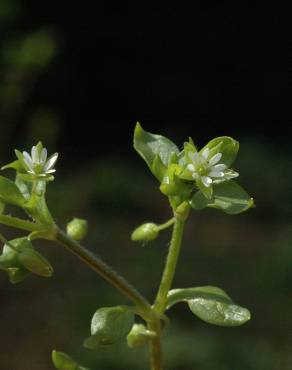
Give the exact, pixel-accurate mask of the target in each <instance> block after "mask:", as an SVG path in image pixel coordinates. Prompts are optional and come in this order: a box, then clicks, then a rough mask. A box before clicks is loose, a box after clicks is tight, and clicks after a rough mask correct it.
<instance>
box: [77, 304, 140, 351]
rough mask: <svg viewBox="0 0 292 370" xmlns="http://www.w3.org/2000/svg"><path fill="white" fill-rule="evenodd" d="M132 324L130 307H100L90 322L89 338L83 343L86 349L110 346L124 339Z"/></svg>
mask: <svg viewBox="0 0 292 370" xmlns="http://www.w3.org/2000/svg"><path fill="white" fill-rule="evenodd" d="M133 323H134V313H133V311H132V310H131V308H130V307H127V306H116V307H102V308H100V309H98V310H97V311H96V312H95V314H94V315H93V318H92V320H91V336H90V337H89V338H87V339H86V340H85V341H84V346H85V347H86V348H88V349H96V348H98V347H99V346H104V345H110V344H114V343H116V342H118V341H119V340H121V339H123V338H126V336H127V335H128V333H129V332H130V330H131V328H132V326H133Z"/></svg>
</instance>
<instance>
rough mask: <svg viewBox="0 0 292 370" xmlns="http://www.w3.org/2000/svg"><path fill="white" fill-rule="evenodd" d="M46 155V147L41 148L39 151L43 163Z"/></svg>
mask: <svg viewBox="0 0 292 370" xmlns="http://www.w3.org/2000/svg"><path fill="white" fill-rule="evenodd" d="M47 155H48V152H47V149H46V148H43V149H42V151H41V163H43V164H44V163H45V162H46V160H47Z"/></svg>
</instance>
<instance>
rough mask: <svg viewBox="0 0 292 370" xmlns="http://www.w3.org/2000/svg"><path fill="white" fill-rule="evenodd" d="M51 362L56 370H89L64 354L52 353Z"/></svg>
mask: <svg viewBox="0 0 292 370" xmlns="http://www.w3.org/2000/svg"><path fill="white" fill-rule="evenodd" d="M52 361H53V364H54V366H55V368H56V369H58V370H90V369H88V368H87V367H83V366H81V365H79V364H78V363H77V362H76V361H74V360H73V359H72V358H71V357H70V356H68V355H67V354H66V353H64V352H57V351H55V350H53V351H52Z"/></svg>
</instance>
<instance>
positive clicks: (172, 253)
mask: <svg viewBox="0 0 292 370" xmlns="http://www.w3.org/2000/svg"><path fill="white" fill-rule="evenodd" d="M184 225H185V218H184V217H180V216H179V215H176V216H175V222H174V226H173V232H172V237H171V241H170V246H169V251H168V256H167V259H166V263H165V267H164V271H163V275H162V279H161V283H160V286H159V290H158V293H157V296H156V300H155V303H154V309H155V311H156V312H159V313H164V311H165V308H166V301H167V294H168V291H169V289H170V288H171V285H172V281H173V278H174V273H175V268H176V264H177V259H178V256H179V252H180V247H181V242H182V237H183V231H184Z"/></svg>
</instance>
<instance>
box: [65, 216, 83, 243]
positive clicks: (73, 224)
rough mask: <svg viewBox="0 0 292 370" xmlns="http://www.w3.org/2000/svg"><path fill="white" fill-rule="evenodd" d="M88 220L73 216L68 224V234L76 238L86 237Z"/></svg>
mask: <svg viewBox="0 0 292 370" xmlns="http://www.w3.org/2000/svg"><path fill="white" fill-rule="evenodd" d="M87 229H88V225H87V221H86V220H83V219H81V218H73V220H72V221H70V222H69V223H68V224H67V234H68V235H69V236H70V238H72V239H74V240H81V239H84V238H85V236H86V234H87Z"/></svg>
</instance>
